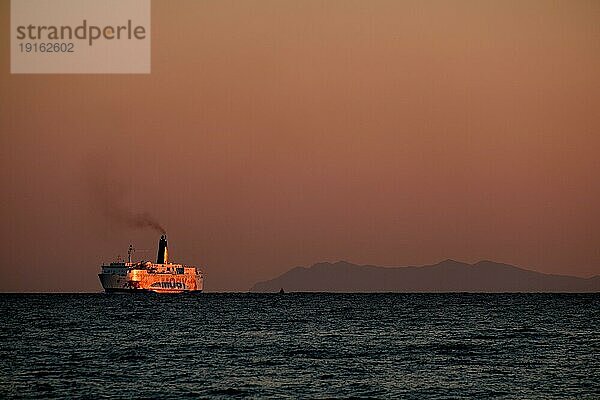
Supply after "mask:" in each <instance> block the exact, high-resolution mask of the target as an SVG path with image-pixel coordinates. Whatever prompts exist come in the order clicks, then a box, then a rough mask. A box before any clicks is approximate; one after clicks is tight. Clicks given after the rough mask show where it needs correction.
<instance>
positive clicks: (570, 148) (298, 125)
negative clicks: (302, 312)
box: [0, 0, 600, 291]
mask: <svg viewBox="0 0 600 400" xmlns="http://www.w3.org/2000/svg"><path fill="white" fill-rule="evenodd" d="M9 15H10V13H9V1H8V0H2V1H0V27H2V28H1V30H0V35H1V36H0V54H1V59H0V60H1V63H0V184H1V185H2V203H1V206H0V213H1V214H0V217H1V219H2V221H3V228H2V229H1V230H0V232H1V233H0V238H1V240H2V243H3V245H2V248H3V251H2V254H3V260H2V262H1V263H0V272H1V273H2V279H1V280H0V291H99V290H100V289H101V287H100V284H99V282H98V278H97V273H98V272H99V266H100V263H101V262H103V261H112V260H113V259H114V258H115V257H116V256H117V255H118V254H121V255H125V254H126V250H127V246H128V244H129V243H130V242H132V243H133V244H134V245H136V246H137V247H138V248H139V249H149V250H150V252H146V253H144V252H140V253H138V256H140V257H145V258H147V259H152V258H154V257H155V250H156V244H157V241H158V235H157V234H156V233H155V232H153V231H151V230H134V229H130V228H127V227H125V226H122V225H119V224H118V223H116V222H115V221H114V220H111V219H109V218H107V216H106V214H104V213H103V212H101V211H102V202H103V201H105V200H106V198H107V197H108V198H110V199H113V198H114V199H115V204H119V205H120V206H121V207H125V208H127V209H129V210H131V211H133V212H149V213H150V214H152V215H154V216H155V217H156V218H157V219H158V220H159V221H160V223H161V224H162V225H164V226H165V227H166V229H167V232H168V235H169V242H170V254H171V255H172V256H173V257H174V258H175V261H180V262H184V263H189V264H195V265H202V266H205V267H206V273H207V277H206V289H207V290H210V291H217V290H247V289H248V288H249V287H250V286H252V284H253V283H255V282H256V281H258V280H263V279H267V278H271V277H273V276H275V275H278V274H279V273H281V272H284V271H286V270H287V269H289V268H291V267H294V266H298V265H310V264H312V263H315V262H319V261H336V260H339V259H344V260H348V261H351V262H355V263H370V264H379V265H421V264H427V263H435V262H438V261H440V260H442V259H446V258H454V259H458V260H462V261H468V262H474V261H477V260H481V259H491V260H496V261H502V262H508V263H513V264H516V265H521V266H524V267H528V268H532V269H535V270H538V271H542V272H548V273H563V274H573V275H579V276H590V275H594V274H600V218H599V217H600V206H599V204H600V203H599V200H600V178H599V176H600V174H599V172H600V111H599V110H600V72H599V71H600V2H598V1H575V0H567V1H546V0H543V1H522V0H519V1H506V0H503V1H496V2H493V1H475V0H474V1H398V0H393V1H371V0H369V1H367V0H362V1H349V0H344V1H306V0H298V1H279V0H277V1H276V0H273V1H224V0H215V1H158V0H153V2H152V74H151V75H11V74H10V65H9V64H10V63H9V46H10V44H9V25H10V21H9ZM99 182H100V183H99ZM101 182H108V184H107V185H106V186H105V187H104V186H102V184H101ZM100 192H101V193H100Z"/></svg>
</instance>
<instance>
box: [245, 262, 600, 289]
mask: <svg viewBox="0 0 600 400" xmlns="http://www.w3.org/2000/svg"><path fill="white" fill-rule="evenodd" d="M280 289H284V290H285V291H286V292H487V293H490V292H600V276H594V277H591V278H579V277H575V276H567V275H551V274H543V273H540V272H536V271H531V270H527V269H524V268H520V267H515V266H513V265H509V264H502V263H497V262H493V261H480V262H477V263H475V264H467V263H463V262H459V261H454V260H445V261H442V262H440V263H437V264H434V265H425V266H421V267H380V266H375V265H356V264H352V263H349V262H345V261H339V262H336V263H328V262H324V263H318V264H314V265H312V266H311V267H308V268H305V267H296V268H293V269H291V270H290V271H288V272H286V273H284V274H282V275H280V276H279V277H277V278H274V279H271V280H268V281H264V282H258V283H256V284H255V285H254V286H253V287H252V288H251V289H250V291H251V292H278V291H279V290H280Z"/></svg>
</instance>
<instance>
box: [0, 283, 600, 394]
mask: <svg viewBox="0 0 600 400" xmlns="http://www.w3.org/2000/svg"><path fill="white" fill-rule="evenodd" d="M0 313H1V314H0V315H2V322H1V324H0V397H1V398H99V397H114V398H130V397H136V398H174V399H179V398H206V397H223V398H230V397H236V398H243V397H255V398H269V397H271V398H281V397H292V398H298V397H300V398H314V397H318V398H324V397H361V398H362V397H372V398H394V397H395V398H415V399H417V398H457V397H474V398H486V397H499V398H600V361H599V360H600V334H599V332H600V295H598V294H581V295H576V294H496V295H494V294H325V293H324V294H295V293H291V294H283V295H279V294H200V295H151V294H150V295H105V294H73V295H67V294H64V295H63V294H48V295H44V294H40V295H9V294H4V295H0Z"/></svg>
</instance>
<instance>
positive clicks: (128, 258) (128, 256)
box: [127, 244, 135, 264]
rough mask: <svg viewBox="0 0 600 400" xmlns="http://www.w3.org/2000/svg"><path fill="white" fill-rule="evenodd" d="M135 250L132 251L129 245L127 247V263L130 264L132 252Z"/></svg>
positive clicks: (131, 246)
mask: <svg viewBox="0 0 600 400" xmlns="http://www.w3.org/2000/svg"><path fill="white" fill-rule="evenodd" d="M134 251H135V250H134V249H133V245H132V244H130V245H129V249H128V250H127V262H128V263H130V264H131V256H132V255H133V252H134Z"/></svg>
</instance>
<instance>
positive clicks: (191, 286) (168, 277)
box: [98, 235, 204, 293]
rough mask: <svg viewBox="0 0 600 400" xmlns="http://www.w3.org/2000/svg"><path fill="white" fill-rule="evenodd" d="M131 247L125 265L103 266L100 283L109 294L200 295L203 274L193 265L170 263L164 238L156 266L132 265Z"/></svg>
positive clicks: (161, 238)
mask: <svg viewBox="0 0 600 400" xmlns="http://www.w3.org/2000/svg"><path fill="white" fill-rule="evenodd" d="M133 252H134V249H133V246H131V245H130V246H129V251H128V252H127V262H121V261H116V262H112V263H110V264H104V265H102V267H101V268H102V272H100V273H99V274H98V277H99V278H100V283H101V284H102V287H103V288H104V290H105V291H106V292H107V293H108V292H156V293H183V292H201V291H202V289H203V286H204V285H203V281H204V275H203V273H202V271H201V270H200V269H199V268H197V267H193V266H187V265H182V264H173V263H170V262H169V251H168V246H167V236H166V235H162V236H161V237H160V240H159V241H158V255H157V257H156V263H155V264H154V263H151V262H132V260H131V258H132V255H133Z"/></svg>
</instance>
